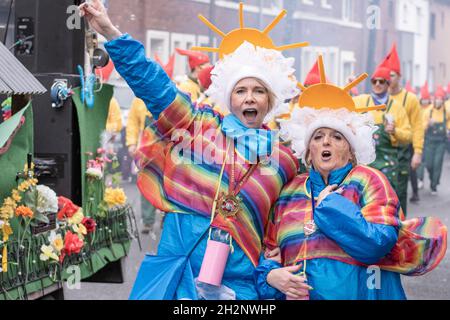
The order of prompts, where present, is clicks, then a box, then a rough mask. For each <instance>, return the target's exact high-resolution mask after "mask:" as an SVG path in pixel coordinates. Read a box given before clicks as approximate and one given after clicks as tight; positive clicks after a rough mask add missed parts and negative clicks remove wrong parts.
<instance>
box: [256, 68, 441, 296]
mask: <svg viewBox="0 0 450 320" xmlns="http://www.w3.org/2000/svg"><path fill="white" fill-rule="evenodd" d="M319 60H320V62H321V63H320V67H321V69H322V70H324V68H323V63H322V60H321V59H319ZM322 78H323V79H321V84H319V85H317V86H314V85H313V86H310V87H308V88H305V89H304V90H303V92H302V94H301V95H300V98H299V102H298V106H299V108H295V109H294V111H293V112H292V115H291V119H289V120H285V121H283V122H281V124H280V125H281V131H282V134H284V137H285V138H286V139H288V140H289V141H291V143H292V147H293V149H294V151H295V153H296V155H297V156H298V157H301V158H302V160H303V161H304V162H305V163H306V165H307V166H308V167H309V168H310V169H309V173H305V174H301V175H298V176H297V177H295V178H294V179H293V180H292V181H291V182H290V183H288V184H286V185H285V186H284V188H283V191H282V192H281V194H280V197H279V199H278V201H277V203H276V204H275V208H274V215H273V219H272V223H271V224H269V230H268V231H267V234H268V236H267V238H266V240H265V243H266V245H267V247H268V248H270V249H272V250H273V251H275V250H277V249H276V248H278V252H279V255H278V256H275V257H270V258H268V259H265V260H264V261H261V263H260V265H259V266H258V267H257V269H256V279H257V283H258V284H259V285H258V289H259V291H260V295H261V297H264V298H266V299H271V298H272V299H273V298H276V299H284V298H286V299H291V300H306V299H312V300H322V299H336V300H347V299H362V300H366V299H367V300H376V299H405V298H406V296H405V293H404V290H403V287H402V284H401V281H400V274H403V275H422V274H425V273H427V272H429V271H431V270H433V268H435V267H436V266H437V265H438V264H439V262H440V261H441V260H442V258H443V257H444V254H445V251H446V238H447V228H446V227H445V226H444V225H443V224H442V223H441V222H440V221H439V220H438V219H436V218H433V217H427V218H415V219H411V220H405V217H404V215H403V212H402V209H401V208H400V205H399V200H398V197H397V195H396V193H395V190H394V189H393V188H392V186H391V185H390V183H389V181H388V179H387V178H386V176H385V175H384V174H383V173H382V172H381V171H379V170H377V169H374V168H371V167H368V166H367V164H370V163H371V162H372V161H374V160H375V157H376V156H375V144H374V141H373V134H374V132H375V131H376V130H377V127H376V126H375V125H374V120H373V118H372V116H371V114H369V113H364V111H366V110H367V109H364V108H362V109H358V108H357V107H356V106H355V103H354V102H353V100H352V99H351V97H350V95H349V94H348V91H346V90H345V89H341V88H339V87H337V86H334V85H332V84H329V83H325V76H324V75H323V77H322ZM346 89H347V90H350V87H347V88H346ZM324 97H325V98H324ZM383 107H384V106H374V107H370V108H371V109H378V108H383ZM425 225H426V228H425V227H424V226H425ZM425 229H426V230H425ZM281 262H282V264H281ZM374 269H376V270H377V275H376V276H377V277H378V278H377V279H379V280H378V281H376V283H374V281H373V279H372V278H373V270H374ZM371 277H372V278H371Z"/></svg>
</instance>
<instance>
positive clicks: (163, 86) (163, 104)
mask: <svg viewBox="0 0 450 320" xmlns="http://www.w3.org/2000/svg"><path fill="white" fill-rule="evenodd" d="M79 8H80V14H81V16H85V17H86V19H87V21H88V22H89V24H90V25H91V27H92V28H93V29H94V30H95V31H97V32H98V33H100V34H101V35H103V36H104V37H105V38H106V39H108V42H107V43H105V48H106V50H107V51H108V53H109V55H110V57H111V59H112V60H113V61H114V65H115V68H116V69H117V71H118V72H119V74H120V75H121V76H122V77H123V78H124V79H125V81H126V82H127V83H128V85H129V86H130V88H131V89H132V90H133V92H134V94H135V95H136V97H138V98H141V99H142V100H143V101H144V102H145V104H146V106H147V108H148V109H149V111H150V112H151V113H152V114H153V116H154V117H155V119H157V118H158V117H159V114H160V113H161V112H162V111H164V110H165V109H166V108H167V107H168V106H169V105H170V104H171V103H172V102H173V101H174V100H175V98H176V96H177V92H178V90H177V89H176V86H175V84H174V83H173V82H172V81H171V80H170V78H169V77H168V76H167V74H166V73H165V72H164V70H163V69H162V67H161V66H160V65H159V64H158V63H156V62H155V61H152V60H151V59H147V58H146V56H145V48H144V46H143V45H142V44H141V43H140V42H138V41H136V40H134V39H133V38H131V36H129V35H128V34H122V33H121V32H120V31H119V30H118V29H117V28H116V27H115V26H114V25H113V24H112V22H111V20H110V19H109V17H108V14H107V13H106V9H105V7H104V6H103V4H102V3H101V1H100V0H92V2H90V3H83V4H82V5H80V7H79Z"/></svg>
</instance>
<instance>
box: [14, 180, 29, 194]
mask: <svg viewBox="0 0 450 320" xmlns="http://www.w3.org/2000/svg"><path fill="white" fill-rule="evenodd" d="M30 185H31V184H30V182H29V181H28V180H25V181H23V182H22V183H21V184H20V185H19V187H18V188H17V189H19V191H20V192H25V191H27V190H28V188H30Z"/></svg>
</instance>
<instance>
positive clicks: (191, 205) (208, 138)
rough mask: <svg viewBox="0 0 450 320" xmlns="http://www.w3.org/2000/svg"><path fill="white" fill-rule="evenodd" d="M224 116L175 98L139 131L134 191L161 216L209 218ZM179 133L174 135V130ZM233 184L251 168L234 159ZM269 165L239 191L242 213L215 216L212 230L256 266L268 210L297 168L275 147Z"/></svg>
mask: <svg viewBox="0 0 450 320" xmlns="http://www.w3.org/2000/svg"><path fill="white" fill-rule="evenodd" d="M222 120H223V118H222V116H220V115H219V114H217V113H216V112H214V111H213V110H212V109H211V108H209V107H207V106H201V107H197V106H195V105H194V106H193V105H191V102H190V99H189V97H188V96H186V95H184V94H183V93H181V92H180V93H179V94H178V95H177V97H176V99H175V100H174V102H173V103H172V104H171V105H170V106H169V107H167V109H165V110H164V111H163V112H162V113H161V114H160V115H159V118H158V120H157V121H156V122H154V123H152V124H151V125H150V126H147V127H146V128H145V130H144V131H143V134H142V136H141V141H140V147H139V150H138V152H137V159H136V160H137V163H138V167H139V168H140V172H139V175H138V181H137V184H138V188H139V189H140V191H141V192H142V194H143V195H144V196H145V198H146V199H148V200H149V201H150V202H151V203H152V204H153V205H154V206H155V207H156V208H158V209H160V210H162V211H164V212H175V213H183V214H199V215H203V216H205V217H210V215H211V209H212V204H213V200H214V195H215V191H216V188H217V185H218V180H219V173H220V170H221V168H222V164H223V160H224V159H225V158H226V157H225V153H226V145H227V144H226V143H227V139H226V137H225V135H224V133H223V131H222V128H221V124H222ZM177 129H178V130H177ZM235 154H236V162H235V167H236V169H235V170H236V171H235V181H236V183H237V182H238V181H240V179H241V178H242V177H243V176H244V175H245V173H246V172H247V171H248V170H249V168H250V165H251V164H250V163H248V162H247V161H246V160H245V158H244V157H243V156H242V155H240V154H239V153H236V152H235ZM269 159H270V160H271V161H270V162H269V163H266V164H262V163H260V164H259V165H258V167H257V169H256V170H255V171H254V172H253V174H252V175H251V177H250V178H249V179H248V181H247V182H246V183H245V184H244V186H243V187H242V189H241V191H240V193H239V196H240V198H241V199H242V201H241V207H242V211H241V212H240V213H239V214H238V215H237V216H235V217H233V218H225V217H223V216H221V215H217V216H216V217H215V218H214V220H213V223H212V225H213V226H215V227H219V228H220V229H223V230H226V231H228V232H229V233H230V234H231V236H232V237H233V238H234V240H235V241H236V242H237V244H238V245H239V246H240V247H241V248H242V250H243V251H244V252H245V253H246V255H247V256H248V257H249V259H250V260H251V261H252V263H253V264H254V265H255V266H256V265H257V263H258V259H259V255H260V253H261V247H262V239H263V236H264V230H265V228H266V224H267V222H268V217H269V212H270V209H271V207H272V205H273V204H274V203H275V201H276V200H277V199H278V196H279V194H280V192H281V188H282V187H283V185H284V184H286V183H287V182H288V181H290V180H291V179H293V178H294V176H295V174H296V172H297V168H298V162H297V161H296V159H295V158H294V157H293V155H292V153H291V152H290V150H288V149H287V148H285V147H284V146H282V145H280V144H279V143H275V144H274V146H273V150H272V154H271V156H270V158H269ZM230 172H231V163H229V162H227V163H226V165H225V172H224V175H223V178H222V181H221V185H220V192H221V193H224V194H226V193H228V184H229V175H230Z"/></svg>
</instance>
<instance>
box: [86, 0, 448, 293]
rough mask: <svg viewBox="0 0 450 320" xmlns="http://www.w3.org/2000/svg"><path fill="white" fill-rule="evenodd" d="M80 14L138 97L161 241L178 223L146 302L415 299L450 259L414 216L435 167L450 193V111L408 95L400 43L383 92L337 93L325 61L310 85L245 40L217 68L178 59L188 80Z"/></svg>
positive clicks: (136, 127)
mask: <svg viewBox="0 0 450 320" xmlns="http://www.w3.org/2000/svg"><path fill="white" fill-rule="evenodd" d="M241 8H242V7H241ZM80 12H81V13H82V15H83V16H85V17H86V19H87V20H88V22H89V23H90V25H91V27H92V28H93V29H94V30H96V31H97V32H99V33H100V34H102V35H103V36H104V37H105V38H106V39H107V40H108V41H107V42H106V43H105V48H106V50H107V51H108V53H109V55H110V57H111V59H112V61H113V62H114V65H115V68H116V70H117V72H118V73H119V74H120V75H121V76H122V77H123V78H124V79H125V81H126V82H127V83H128V85H129V86H130V88H131V89H132V90H133V92H134V94H135V96H136V97H137V98H136V99H135V100H134V101H133V104H132V107H131V109H130V114H129V117H128V123H127V125H126V132H127V134H126V145H127V147H128V151H129V154H130V156H132V157H133V158H134V159H135V161H136V164H137V166H138V168H139V172H138V177H137V186H138V188H139V190H140V192H141V194H142V197H143V198H142V203H143V204H145V208H144V206H143V208H142V210H143V211H142V215H143V218H144V224H145V225H146V227H148V228H147V229H148V230H149V232H150V229H151V225H152V224H154V213H155V212H156V211H159V212H163V213H164V223H163V230H162V235H161V240H160V243H159V246H158V250H157V255H154V256H151V255H148V256H146V257H145V259H144V261H143V262H142V265H141V268H140V270H139V273H138V275H137V278H136V281H135V284H134V287H133V290H132V292H131V294H130V299H194V300H196V299H206V300H209V299H239V300H247V299H254V300H256V299H291V300H307V299H312V300H315V299H406V295H405V292H404V290H403V287H402V284H401V280H400V276H401V275H407V276H418V275H423V274H425V273H427V272H430V271H431V270H433V269H434V268H435V267H436V266H437V265H438V264H439V263H440V261H441V260H442V258H443V256H444V255H445V252H446V241H447V228H446V226H445V225H443V224H442V222H441V221H439V219H437V218H434V217H421V218H412V219H411V218H409V219H406V213H407V202H408V197H407V189H408V188H407V186H408V181H409V180H411V183H412V185H413V195H412V197H411V199H410V200H411V201H413V202H416V201H419V194H418V190H419V189H420V187H422V186H423V175H424V171H425V170H424V168H425V167H426V168H427V171H428V173H429V176H430V188H431V191H432V193H433V194H435V193H436V192H437V187H438V185H439V179H440V175H441V172H442V163H443V157H444V153H445V148H446V143H447V139H448V132H449V129H450V126H449V125H450V122H449V121H448V119H449V118H448V116H449V112H450V109H449V108H450V102H448V101H447V102H445V101H446V98H448V96H446V93H445V90H444V89H443V88H442V87H438V88H437V89H436V90H435V91H434V97H431V96H430V95H429V93H428V86H427V84H425V85H424V86H423V87H422V90H421V99H420V100H419V99H418V98H417V97H416V95H415V94H414V93H413V92H412V91H413V90H412V89H411V88H408V89H409V91H408V90H406V89H405V88H403V87H402V86H401V83H402V79H401V70H400V62H399V61H400V59H399V56H398V54H397V50H396V47H395V45H394V46H393V48H392V50H391V52H390V53H389V54H388V55H387V56H386V58H385V59H384V60H383V61H382V62H381V63H380V64H379V65H378V67H377V68H376V70H375V71H374V72H373V73H372V75H371V76H370V81H371V84H372V90H371V92H370V93H368V94H361V95H359V94H358V93H357V92H356V90H355V89H356V85H357V84H358V83H360V82H361V81H363V80H364V79H365V78H366V77H367V74H363V75H361V76H359V77H357V78H355V79H354V80H353V81H351V82H349V83H348V84H347V85H346V86H345V87H344V88H341V87H339V86H336V85H334V84H332V83H330V81H329V80H328V79H327V78H326V74H325V71H324V70H325V68H324V64H323V60H322V57H321V56H320V55H319V56H318V60H317V63H316V64H315V65H314V66H313V68H312V69H311V71H310V73H309V75H308V77H307V81H305V82H304V83H299V82H297V80H296V79H295V76H294V72H295V70H294V69H293V65H294V59H293V58H291V57H286V56H284V55H283V53H282V52H281V51H279V50H276V49H274V48H273V47H270V46H267V45H265V44H266V43H263V42H261V43H258V41H257V39H255V38H252V37H251V36H248V33H247V34H246V33H244V32H243V35H242V37H241V41H240V42H239V43H237V44H236V46H235V48H234V49H233V50H231V53H230V52H227V54H222V55H220V59H219V61H218V62H217V63H216V64H214V65H212V64H211V63H210V62H209V59H208V56H207V55H206V54H204V53H201V52H195V51H190V50H177V52H178V54H181V55H184V56H187V58H188V62H189V67H190V71H191V72H190V74H189V75H188V79H187V81H186V82H184V83H175V82H174V81H173V80H171V78H172V76H173V58H171V60H170V61H169V63H168V65H164V64H163V63H161V61H159V63H158V62H157V61H154V60H153V59H148V58H146V55H145V49H144V46H143V45H142V44H141V43H139V42H138V41H136V40H134V39H133V38H132V37H131V36H130V35H129V34H123V33H122V32H120V31H119V30H118V29H117V28H116V27H115V26H114V25H113V23H112V22H111V21H110V19H109V17H108V15H107V12H106V10H105V8H104V6H103V5H102V4H101V1H92V2H90V4H87V3H84V4H82V5H81V6H80ZM241 30H242V29H241ZM230 34H231V33H230ZM242 39H243V40H242ZM219 54H220V52H219ZM157 60H159V59H157ZM110 111H111V110H110ZM110 113H111V112H110ZM112 118H113V117H112V116H111V119H112ZM273 129H278V130H279V135H278V134H276V132H277V131H278V130H273ZM199 146H200V147H199ZM146 215H148V217H147V218H146ZM146 219H147V220H146ZM373 267H376V269H377V270H379V275H380V277H381V281H380V283H381V285H374V286H371V285H369V278H370V275H371V272H370V270H373Z"/></svg>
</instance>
